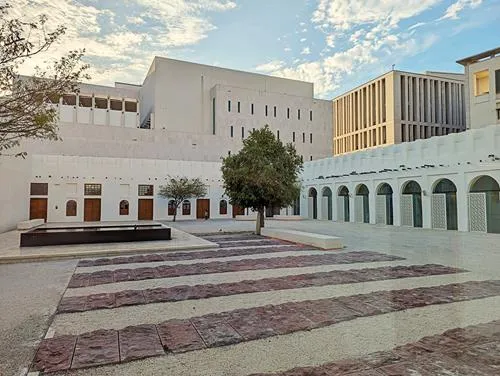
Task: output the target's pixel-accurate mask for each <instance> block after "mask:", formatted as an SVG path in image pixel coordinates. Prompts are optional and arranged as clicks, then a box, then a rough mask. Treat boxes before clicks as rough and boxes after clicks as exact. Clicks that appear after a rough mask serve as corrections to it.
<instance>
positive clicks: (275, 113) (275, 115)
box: [274, 106, 276, 117]
mask: <svg viewBox="0 0 500 376" xmlns="http://www.w3.org/2000/svg"><path fill="white" fill-rule="evenodd" d="M274 117H276V106H274Z"/></svg>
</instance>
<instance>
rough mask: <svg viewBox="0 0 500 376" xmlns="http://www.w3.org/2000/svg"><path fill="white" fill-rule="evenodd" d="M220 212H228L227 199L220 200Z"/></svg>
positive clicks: (223, 213)
mask: <svg viewBox="0 0 500 376" xmlns="http://www.w3.org/2000/svg"><path fill="white" fill-rule="evenodd" d="M219 214H220V215H226V214H227V201H226V200H220V202H219Z"/></svg>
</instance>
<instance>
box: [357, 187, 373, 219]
mask: <svg viewBox="0 0 500 376" xmlns="http://www.w3.org/2000/svg"><path fill="white" fill-rule="evenodd" d="M369 194H370V191H369V190H368V187H367V186H366V185H364V184H360V185H358V187H357V188H356V198H355V201H354V210H355V212H356V213H355V217H356V222H361V223H370V199H369V196H368V195H369Z"/></svg>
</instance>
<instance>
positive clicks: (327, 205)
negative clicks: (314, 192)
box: [321, 187, 333, 221]
mask: <svg viewBox="0 0 500 376" xmlns="http://www.w3.org/2000/svg"><path fill="white" fill-rule="evenodd" d="M321 196H322V201H321V209H322V210H321V212H322V218H323V219H327V220H329V221H331V220H332V219H333V213H332V209H333V208H332V190H331V189H330V188H329V187H324V188H323V190H322V192H321Z"/></svg>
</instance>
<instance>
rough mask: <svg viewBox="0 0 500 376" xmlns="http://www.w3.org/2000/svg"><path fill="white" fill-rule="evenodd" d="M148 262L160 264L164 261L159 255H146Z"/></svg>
mask: <svg viewBox="0 0 500 376" xmlns="http://www.w3.org/2000/svg"><path fill="white" fill-rule="evenodd" d="M146 260H147V261H146V262H159V261H163V257H162V256H161V255H157V254H150V255H146Z"/></svg>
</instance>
